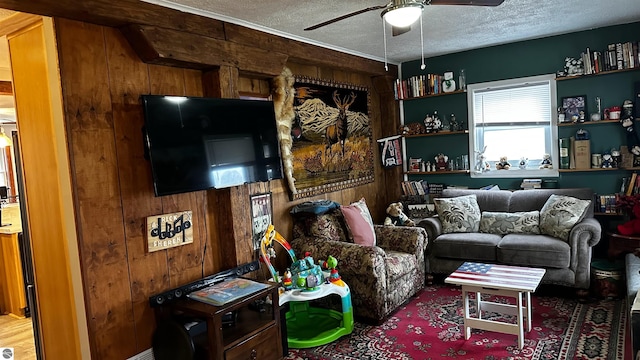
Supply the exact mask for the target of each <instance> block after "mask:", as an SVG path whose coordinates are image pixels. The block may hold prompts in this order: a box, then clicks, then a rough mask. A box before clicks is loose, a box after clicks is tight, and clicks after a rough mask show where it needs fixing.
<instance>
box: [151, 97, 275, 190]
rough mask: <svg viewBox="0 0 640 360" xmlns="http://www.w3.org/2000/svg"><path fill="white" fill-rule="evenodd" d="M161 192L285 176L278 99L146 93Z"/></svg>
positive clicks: (155, 180)
mask: <svg viewBox="0 0 640 360" xmlns="http://www.w3.org/2000/svg"><path fill="white" fill-rule="evenodd" d="M141 100H142V105H143V110H144V120H145V127H144V129H143V135H144V139H145V146H146V149H145V152H146V153H147V154H148V156H149V160H150V162H151V170H152V173H153V185H154V191H155V194H156V196H161V195H169V194H177V193H183V192H189V191H198V190H205V189H212V188H215V189H219V188H225V187H230V186H237V185H242V184H246V183H253V182H260V181H269V180H273V179H281V178H282V176H283V175H282V161H281V159H280V147H279V143H278V133H277V127H276V119H275V112H274V108H273V102H272V101H262V100H244V99H217V98H199V97H182V96H162V95H142V96H141Z"/></svg>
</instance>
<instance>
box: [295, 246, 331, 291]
mask: <svg viewBox="0 0 640 360" xmlns="http://www.w3.org/2000/svg"><path fill="white" fill-rule="evenodd" d="M291 274H292V278H293V282H294V284H296V286H297V288H299V289H303V290H306V291H314V290H318V288H319V286H320V285H321V284H322V283H323V282H324V274H322V269H321V268H320V266H319V265H316V264H314V262H313V257H311V253H309V252H306V253H305V257H304V259H300V260H296V261H294V262H293V264H291Z"/></svg>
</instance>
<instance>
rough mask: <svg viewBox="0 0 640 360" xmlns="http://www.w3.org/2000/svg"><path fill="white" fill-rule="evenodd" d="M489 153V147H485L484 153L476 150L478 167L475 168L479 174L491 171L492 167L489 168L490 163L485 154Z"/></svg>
mask: <svg viewBox="0 0 640 360" xmlns="http://www.w3.org/2000/svg"><path fill="white" fill-rule="evenodd" d="M485 151H487V146H486V145H485V146H484V148H483V149H482V151H478V150H476V151H475V152H476V165H475V166H474V169H475V171H476V172H477V173H482V172H485V171H489V170H490V169H491V167H490V166H489V163H488V162H487V160H486V158H485V156H484V152H485Z"/></svg>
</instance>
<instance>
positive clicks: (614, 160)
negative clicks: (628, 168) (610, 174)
mask: <svg viewBox="0 0 640 360" xmlns="http://www.w3.org/2000/svg"><path fill="white" fill-rule="evenodd" d="M621 165H622V155H621V154H620V151H618V150H617V149H611V167H614V168H619V167H620V166H621Z"/></svg>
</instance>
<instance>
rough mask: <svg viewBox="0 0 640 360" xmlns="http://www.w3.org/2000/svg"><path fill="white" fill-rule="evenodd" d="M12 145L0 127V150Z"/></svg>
mask: <svg viewBox="0 0 640 360" xmlns="http://www.w3.org/2000/svg"><path fill="white" fill-rule="evenodd" d="M11 145H13V141H11V139H10V138H9V137H8V136H7V134H5V133H4V128H3V127H2V126H0V148H4V147H7V146H11Z"/></svg>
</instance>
